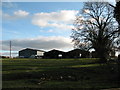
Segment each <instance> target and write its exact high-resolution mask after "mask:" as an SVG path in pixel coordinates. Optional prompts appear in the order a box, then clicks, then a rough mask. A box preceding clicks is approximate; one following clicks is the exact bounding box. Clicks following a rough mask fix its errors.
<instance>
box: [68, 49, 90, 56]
mask: <svg viewBox="0 0 120 90" xmlns="http://www.w3.org/2000/svg"><path fill="white" fill-rule="evenodd" d="M89 57H90V52H89V51H85V50H81V49H74V50H71V51H69V52H67V53H66V58H89Z"/></svg>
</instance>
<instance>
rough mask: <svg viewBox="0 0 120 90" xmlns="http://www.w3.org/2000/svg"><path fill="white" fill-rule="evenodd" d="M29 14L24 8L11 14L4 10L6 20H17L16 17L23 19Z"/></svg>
mask: <svg viewBox="0 0 120 90" xmlns="http://www.w3.org/2000/svg"><path fill="white" fill-rule="evenodd" d="M28 15H29V12H27V11H23V10H18V11H15V12H14V13H13V15H9V14H7V13H4V12H2V17H3V19H5V20H16V19H21V18H25V17H27V16H28Z"/></svg>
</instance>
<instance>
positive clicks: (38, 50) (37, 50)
mask: <svg viewBox="0 0 120 90" xmlns="http://www.w3.org/2000/svg"><path fill="white" fill-rule="evenodd" d="M23 50H34V51H41V52H45V51H43V50H39V49H32V48H26V49H22V50H20V51H23Z"/></svg>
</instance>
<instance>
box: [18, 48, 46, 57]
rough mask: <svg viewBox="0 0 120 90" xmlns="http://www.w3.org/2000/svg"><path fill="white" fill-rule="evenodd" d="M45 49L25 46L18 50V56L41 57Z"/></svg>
mask: <svg viewBox="0 0 120 90" xmlns="http://www.w3.org/2000/svg"><path fill="white" fill-rule="evenodd" d="M44 53H45V51H43V50H37V49H31V48H26V49H23V50H20V51H19V57H23V58H30V57H35V56H36V57H38V56H39V57H43V56H44Z"/></svg>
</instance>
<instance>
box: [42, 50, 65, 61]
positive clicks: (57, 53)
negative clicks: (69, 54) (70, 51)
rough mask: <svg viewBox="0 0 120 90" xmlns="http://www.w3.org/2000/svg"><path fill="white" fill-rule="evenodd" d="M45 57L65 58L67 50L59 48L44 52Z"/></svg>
mask: <svg viewBox="0 0 120 90" xmlns="http://www.w3.org/2000/svg"><path fill="white" fill-rule="evenodd" d="M44 58H56V59H57V58H65V52H63V51H59V50H55V49H53V50H51V51H48V52H45V53H44Z"/></svg>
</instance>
